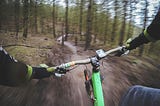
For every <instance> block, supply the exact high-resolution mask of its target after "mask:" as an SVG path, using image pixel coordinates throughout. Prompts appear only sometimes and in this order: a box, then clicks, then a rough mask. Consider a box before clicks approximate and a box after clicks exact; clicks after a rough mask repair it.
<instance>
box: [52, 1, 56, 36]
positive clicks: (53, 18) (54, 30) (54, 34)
mask: <svg viewBox="0 0 160 106" xmlns="http://www.w3.org/2000/svg"><path fill="white" fill-rule="evenodd" d="M55 8H56V7H55V0H53V10H52V11H53V13H52V22H53V37H54V38H56V29H55V22H56V18H55Z"/></svg>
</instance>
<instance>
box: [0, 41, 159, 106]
mask: <svg viewBox="0 0 160 106" xmlns="http://www.w3.org/2000/svg"><path fill="white" fill-rule="evenodd" d="M65 45H66V46H67V47H68V48H70V49H71V51H72V52H73V53H68V55H69V56H68V57H69V59H68V60H66V61H70V59H71V60H77V59H85V58H86V57H89V56H93V55H94V52H95V51H90V50H88V51H83V48H82V47H79V46H74V45H73V43H70V42H65ZM58 49H59V48H58ZM54 51H55V50H54ZM56 52H57V51H56ZM57 53H58V54H55V55H56V56H57V55H59V54H60V51H58V52H57ZM51 55H52V53H51ZM55 55H53V57H54V58H51V57H49V59H52V60H51V62H53V63H54V62H57V64H59V63H63V61H61V60H59V57H58V56H57V57H56V56H55ZM64 59H65V58H64ZM101 65H102V66H101V70H102V71H101V73H102V75H103V76H104V80H103V82H102V86H103V90H104V101H105V106H118V103H119V101H120V98H121V96H122V95H123V93H124V92H126V90H127V89H128V87H130V86H132V85H136V84H139V85H145V86H150V87H157V88H160V72H159V68H157V66H158V65H157V64H156V63H155V62H154V61H152V60H150V59H144V58H141V57H138V59H137V58H136V57H133V56H129V57H128V56H125V57H108V58H106V59H104V60H103V61H101ZM86 67H88V68H89V69H90V70H91V66H90V65H87V66H78V67H77V68H75V69H74V70H72V71H70V72H68V73H67V74H66V75H65V76H63V77H60V78H58V77H54V76H51V77H49V78H45V79H42V80H32V81H31V82H29V83H27V84H24V85H23V86H20V87H6V86H0V104H1V106H93V105H92V101H91V100H90V99H89V97H88V95H87V93H86V91H85V86H84V76H83V70H84V69H85V68H86Z"/></svg>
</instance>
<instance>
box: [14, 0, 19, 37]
mask: <svg viewBox="0 0 160 106" xmlns="http://www.w3.org/2000/svg"><path fill="white" fill-rule="evenodd" d="M19 9H20V2H19V0H15V27H16V28H15V29H16V30H15V31H16V38H17V39H18V33H19V17H20V16H19V15H20V10H19Z"/></svg>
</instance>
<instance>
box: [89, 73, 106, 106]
mask: <svg viewBox="0 0 160 106" xmlns="http://www.w3.org/2000/svg"><path fill="white" fill-rule="evenodd" d="M92 84H93V93H94V97H95V101H94V106H104V97H103V90H102V82H101V79H100V71H98V72H95V71H93V74H92Z"/></svg>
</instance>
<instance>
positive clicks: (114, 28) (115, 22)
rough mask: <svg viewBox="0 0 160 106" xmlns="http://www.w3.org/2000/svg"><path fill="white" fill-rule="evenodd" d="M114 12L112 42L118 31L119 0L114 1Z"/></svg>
mask: <svg viewBox="0 0 160 106" xmlns="http://www.w3.org/2000/svg"><path fill="white" fill-rule="evenodd" d="M114 6H115V7H114V12H115V16H114V22H113V26H112V33H111V34H112V36H111V42H114V40H115V36H116V31H117V18H118V17H117V10H118V1H117V0H115V2H114Z"/></svg>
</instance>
